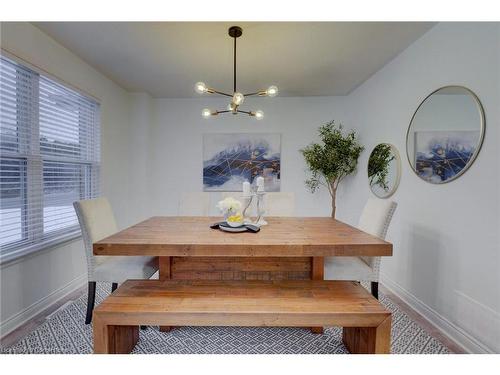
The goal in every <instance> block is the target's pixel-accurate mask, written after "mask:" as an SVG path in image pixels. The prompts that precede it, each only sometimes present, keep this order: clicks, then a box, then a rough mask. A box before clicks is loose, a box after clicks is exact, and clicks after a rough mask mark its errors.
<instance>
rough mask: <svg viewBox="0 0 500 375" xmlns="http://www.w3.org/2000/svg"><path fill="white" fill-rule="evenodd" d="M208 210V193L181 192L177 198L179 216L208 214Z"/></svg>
mask: <svg viewBox="0 0 500 375" xmlns="http://www.w3.org/2000/svg"><path fill="white" fill-rule="evenodd" d="M209 210H210V193H204V192H189V193H181V197H180V200H179V216H208V213H209Z"/></svg>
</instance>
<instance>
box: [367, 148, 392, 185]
mask: <svg viewBox="0 0 500 375" xmlns="http://www.w3.org/2000/svg"><path fill="white" fill-rule="evenodd" d="M393 160H394V155H393V154H392V151H391V146H390V145H388V144H385V143H381V144H379V145H377V146H376V147H375V148H374V149H373V151H372V153H371V154H370V159H369V160H368V179H369V181H370V186H374V185H379V186H380V187H381V188H383V189H384V190H385V191H387V190H389V186H388V182H387V176H388V175H389V163H390V162H391V161H393Z"/></svg>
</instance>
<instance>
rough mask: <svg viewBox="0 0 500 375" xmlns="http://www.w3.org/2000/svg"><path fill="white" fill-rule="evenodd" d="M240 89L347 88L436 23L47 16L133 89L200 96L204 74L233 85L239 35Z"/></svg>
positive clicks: (46, 27) (74, 47)
mask: <svg viewBox="0 0 500 375" xmlns="http://www.w3.org/2000/svg"><path fill="white" fill-rule="evenodd" d="M233 24H236V25H239V26H242V27H243V36H242V37H240V38H239V39H238V48H237V50H238V65H237V69H238V90H240V91H242V92H253V91H258V90H260V89H265V88H267V87H268V86H269V85H271V84H275V85H277V86H278V87H279V89H280V96H315V95H346V94H348V93H349V92H351V91H352V90H353V89H354V88H356V87H357V86H358V85H360V84H361V83H362V82H364V81H365V80H366V79H368V78H369V77H370V76H371V75H372V74H374V73H375V72H376V71H378V70H379V69H380V68H382V67H383V66H384V65H385V64H386V63H387V62H389V61H390V60H391V59H393V58H394V57H395V56H396V55H398V54H399V53H400V52H401V51H403V50H404V49H405V48H406V47H408V46H409V45H410V44H411V43H412V42H413V41H415V40H416V39H417V38H419V37H420V36H421V35H422V34H424V33H425V32H426V31H427V30H429V29H430V28H431V27H432V26H433V25H434V24H433V23H415V22H376V23H372V22H349V23H342V22H315V23H311V22H284V23H279V22H253V23H248V22H242V23H239V22H234V23H227V22H210V23H208V22H188V23H181V22H152V23H146V22H139V23H134V22H93V23H91V22H42V23H35V25H36V26H37V27H38V28H40V29H41V30H42V31H44V32H45V33H47V34H49V35H50V36H51V37H53V38H54V39H55V40H56V41H58V42H59V43H61V44H62V45H64V46H65V47H66V48H68V49H70V50H71V51H73V52H74V53H76V54H77V55H79V56H80V57H81V58H82V59H84V60H85V61H87V62H88V63H89V64H91V65H92V66H94V67H95V68H97V69H98V70H100V71H101V72H102V73H104V74H105V75H106V76H108V77H110V78H111V79H112V80H114V81H115V82H117V83H118V84H119V85H121V86H122V87H124V88H125V89H127V90H129V91H137V92H148V93H149V94H151V95H152V96H154V97H165V98H167V97H169V98H188V97H194V96H196V94H195V92H194V84H195V83H196V82H197V81H203V82H205V83H207V85H209V86H210V87H213V88H215V89H217V90H220V91H227V92H231V91H232V77H233V73H232V53H233V52H232V49H233V44H232V39H231V38H230V37H229V36H228V35H227V29H228V27H229V26H232V25H233Z"/></svg>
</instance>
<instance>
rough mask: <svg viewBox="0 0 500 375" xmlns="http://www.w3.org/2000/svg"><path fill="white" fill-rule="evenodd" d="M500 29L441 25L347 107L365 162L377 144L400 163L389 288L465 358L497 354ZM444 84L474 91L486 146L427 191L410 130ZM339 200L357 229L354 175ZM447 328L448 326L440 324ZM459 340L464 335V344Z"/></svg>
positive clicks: (360, 194) (360, 196)
mask: <svg viewBox="0 0 500 375" xmlns="http://www.w3.org/2000/svg"><path fill="white" fill-rule="evenodd" d="M499 55H500V26H499V24H477V23H474V24H453V23H451V24H449V23H446V24H439V25H437V26H436V27H434V28H433V29H431V30H430V31H429V32H428V33H426V34H425V35H424V36H422V37H421V38H420V39H419V40H418V41H416V42H415V43H414V44H413V45H411V46H410V47H409V48H408V49H407V50H405V51H404V52H403V53H402V54H400V55H399V56H398V57H397V58H395V59H394V60H393V61H392V62H391V63H389V64H388V65H386V66H385V67H384V68H383V69H382V70H380V71H379V72H378V73H376V74H375V75H374V76H373V77H372V78H371V79H369V80H368V81H366V82H365V83H364V84H363V85H361V86H360V87H359V88H357V89H356V90H355V91H354V92H353V93H351V95H350V96H349V98H348V101H349V114H350V121H351V124H352V125H353V126H354V127H355V128H357V129H358V130H359V131H360V133H361V137H362V141H363V143H364V144H365V145H366V146H367V151H366V152H364V153H363V155H362V157H361V160H360V167H359V168H360V169H364V168H366V165H367V159H368V156H369V153H370V152H371V150H372V149H373V147H374V146H375V145H376V144H378V143H380V142H389V143H392V144H394V145H396V146H397V147H398V148H399V151H400V153H401V156H402V159H403V160H402V166H403V173H402V179H401V184H400V186H399V189H398V190H397V192H396V194H395V195H394V196H393V198H392V199H394V200H396V201H397V202H398V203H399V206H398V209H397V212H396V215H395V217H394V219H393V223H392V224H391V228H390V230H389V235H388V240H389V241H391V242H393V243H394V256H393V257H391V258H387V259H384V261H383V263H382V272H383V275H384V281H385V284H386V285H387V286H389V287H391V288H392V289H394V290H395V291H397V292H398V293H399V294H400V295H401V296H403V297H405V298H406V299H407V301H409V302H410V303H412V304H413V305H414V306H415V307H417V308H419V309H420V310H421V312H423V313H425V314H426V315H427V316H428V317H430V318H431V319H433V320H434V321H435V322H436V323H438V324H439V325H440V326H441V327H442V328H444V329H446V330H448V331H449V333H451V334H453V335H454V336H455V338H456V339H458V340H459V341H460V342H461V343H462V344H463V345H466V346H467V347H468V349H469V350H473V351H482V350H486V351H487V350H491V351H495V352H497V353H498V352H500V271H499V269H500V243H499V241H500V239H499V232H500V230H499V229H500V221H499V212H500V210H499V207H500V202H499V196H500V193H499V192H500V184H499V178H500V165H499V164H500V154H499V147H498V145H499V140H500V132H499V126H500V124H499V122H500V115H499V103H500V56H499ZM450 84H457V85H464V86H466V87H468V88H470V89H472V90H473V91H474V92H475V93H476V94H477V95H478V96H479V98H480V100H481V101H482V104H483V106H484V109H485V112H486V137H485V140H484V144H483V147H482V150H481V152H480V154H479V156H478V158H477V160H476V161H475V163H474V165H473V166H472V167H471V168H470V170H468V171H467V172H466V173H465V174H464V175H463V176H461V177H460V178H458V179H457V180H455V181H453V182H451V183H448V184H444V185H431V184H429V183H426V182H424V181H423V180H421V179H420V178H418V177H417V176H416V175H415V174H414V173H413V172H412V171H411V169H410V167H409V164H408V162H407V160H406V142H405V135H406V129H407V126H408V124H409V122H410V119H411V116H412V114H413V112H414V111H415V109H416V107H417V106H418V104H419V103H420V101H421V100H423V99H424V98H425V97H426V96H427V95H428V94H429V93H430V92H432V91H433V90H435V89H437V88H439V87H441V86H445V85H450ZM348 188H349V189H350V190H352V194H349V195H348V196H346V197H345V199H346V202H345V204H346V205H349V206H352V207H353V211H354V212H353V213H354V216H353V217H350V218H348V219H350V220H351V221H354V220H355V218H356V217H357V216H358V214H359V212H361V208H362V204H363V202H364V201H365V199H366V198H368V197H369V196H370V191H369V188H368V185H367V183H366V176H365V175H364V174H361V173H359V174H358V175H357V176H356V177H355V178H354V179H353V181H352V183H351V184H350V185H349V187H348ZM443 319H444V320H443ZM462 333H463V334H462Z"/></svg>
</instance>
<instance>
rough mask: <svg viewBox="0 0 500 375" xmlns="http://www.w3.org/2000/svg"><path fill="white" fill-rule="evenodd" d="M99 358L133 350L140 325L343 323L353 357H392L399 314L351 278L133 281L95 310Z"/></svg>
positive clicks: (124, 284) (304, 325) (129, 281)
mask: <svg viewBox="0 0 500 375" xmlns="http://www.w3.org/2000/svg"><path fill="white" fill-rule="evenodd" d="M93 325H94V326H93V329H94V353H129V352H130V351H131V350H132V349H133V348H134V346H135V345H136V343H137V341H138V338H139V330H138V326H139V325H160V326H261V327H262V326H264V327H275V326H280V327H315V326H341V327H344V329H343V335H342V336H343V341H344V343H345V345H346V347H347V348H348V350H349V351H350V352H351V353H389V352H390V337H391V313H390V312H389V311H388V310H386V309H385V308H384V307H383V306H382V305H381V304H380V303H379V302H378V301H377V300H376V299H375V298H373V297H372V296H371V294H370V293H368V291H366V290H365V289H364V288H363V287H362V286H361V285H359V284H358V283H356V282H350V281H323V280H287V281H201V280H197V281H185V280H182V281H180V280H166V281H158V280H146V281H144V280H128V281H126V282H125V283H123V284H122V285H121V286H120V287H119V288H118V289H117V290H116V291H115V292H114V293H113V294H112V295H110V296H109V297H108V298H106V299H105V300H104V301H103V302H102V303H101V304H100V305H99V306H97V308H96V309H95V310H94V317H93Z"/></svg>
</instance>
